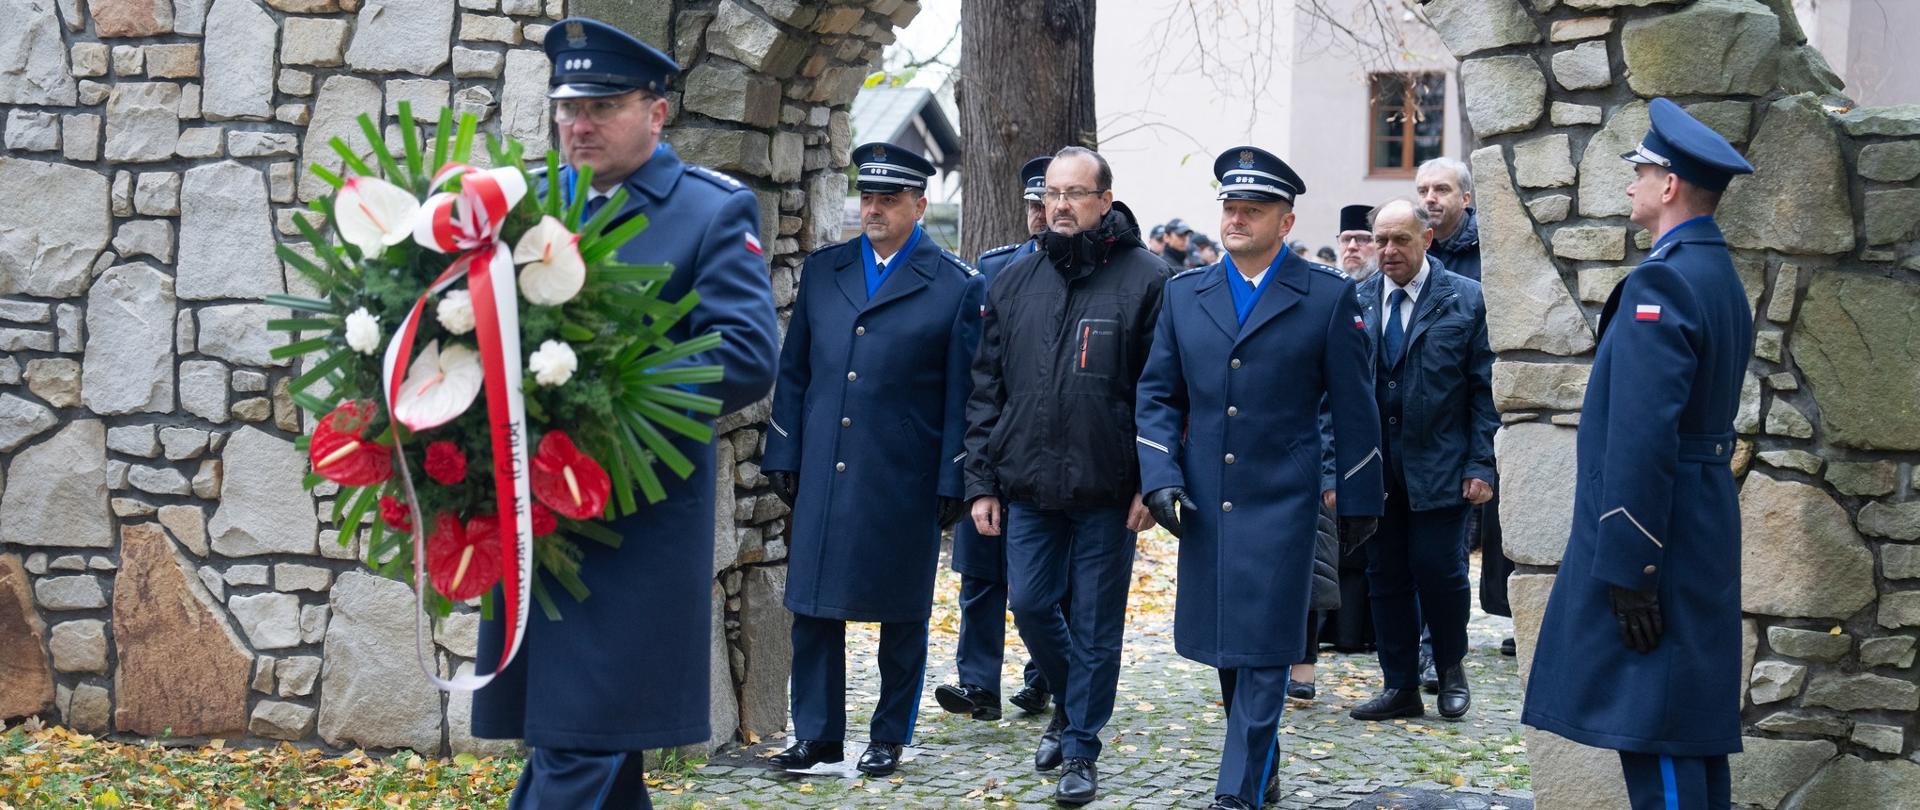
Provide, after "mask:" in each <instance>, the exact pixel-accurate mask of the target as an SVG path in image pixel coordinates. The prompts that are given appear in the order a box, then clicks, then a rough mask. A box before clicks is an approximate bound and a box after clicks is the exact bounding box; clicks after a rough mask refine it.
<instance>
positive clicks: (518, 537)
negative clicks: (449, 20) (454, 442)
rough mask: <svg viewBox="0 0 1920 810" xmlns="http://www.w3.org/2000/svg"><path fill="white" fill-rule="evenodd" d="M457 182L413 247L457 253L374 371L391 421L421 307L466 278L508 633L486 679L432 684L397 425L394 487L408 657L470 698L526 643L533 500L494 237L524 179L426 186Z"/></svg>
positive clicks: (505, 265) (417, 542) (472, 176)
mask: <svg viewBox="0 0 1920 810" xmlns="http://www.w3.org/2000/svg"><path fill="white" fill-rule="evenodd" d="M456 177H459V178H462V179H461V184H460V185H461V188H460V191H458V192H441V193H438V194H434V195H433V196H431V197H429V198H427V201H426V204H425V205H424V206H423V210H422V211H421V214H420V217H419V219H418V220H416V225H415V228H414V241H416V242H419V243H420V245H421V246H423V247H426V248H428V249H430V250H434V251H437V252H440V253H453V252H456V251H458V252H460V253H461V255H460V257H459V258H458V259H456V260H455V261H454V263H453V264H452V265H451V266H449V267H448V268H447V270H446V272H444V273H441V274H440V277H439V278H437V279H434V282H433V284H432V285H431V286H429V287H428V288H427V292H426V293H425V294H423V295H421V296H420V298H419V300H417V301H414V303H413V308H412V309H410V310H408V312H407V317H406V319H405V320H404V321H402V322H401V324H400V327H399V329H398V330H396V332H395V333H394V337H393V340H392V341H391V342H389V343H388V344H387V353H386V359H385V362H384V363H383V364H382V368H383V369H384V375H383V376H384V382H385V387H386V396H387V411H388V413H389V414H391V413H393V407H394V403H395V402H396V401H397V400H399V398H400V390H401V383H402V382H403V381H404V380H405V379H406V377H407V366H408V364H409V363H410V362H411V360H412V358H413V344H414V338H415V337H416V336H417V335H418V334H419V330H420V318H421V315H422V313H424V312H425V311H426V304H427V299H429V298H431V297H433V296H435V295H439V294H441V293H442V292H444V291H446V290H447V289H448V288H450V287H452V286H453V285H454V284H455V283H456V282H458V281H460V280H461V279H462V278H465V279H466V281H467V290H468V292H469V293H470V294H471V295H472V296H473V314H474V334H475V337H476V338H478V339H479V343H480V364H481V368H482V370H483V371H484V380H485V382H484V390H485V391H486V396H487V424H488V428H489V430H488V432H489V433H490V434H491V437H492V443H493V460H494V463H493V481H494V496H495V499H496V504H497V509H498V512H499V522H500V581H501V586H502V591H503V596H504V597H505V598H504V600H503V601H504V602H505V604H503V605H501V608H502V609H503V611H504V613H505V618H506V620H507V622H508V628H509V629H508V633H507V638H506V643H505V644H504V645H502V647H501V649H500V661H499V663H498V665H496V666H495V667H494V670H493V672H489V673H485V674H469V675H461V676H456V677H454V678H452V679H447V678H442V677H440V675H439V668H438V667H437V666H435V662H434V660H433V640H432V635H433V634H432V630H431V627H430V626H429V622H428V620H427V612H426V598H427V597H426V588H427V587H428V586H427V585H426V559H427V552H426V539H425V538H426V528H427V527H428V526H430V525H431V524H430V523H429V522H428V521H427V520H425V519H424V517H423V516H422V515H421V514H420V502H419V499H418V498H417V497H416V496H415V493H414V489H413V477H412V474H411V472H410V471H409V470H408V469H407V462H406V454H405V453H402V452H399V447H400V438H399V426H398V423H397V422H396V423H395V425H394V428H393V430H394V447H395V450H396V452H395V453H394V456H395V458H396V459H398V461H399V465H400V475H399V479H400V485H401V488H402V490H403V491H404V492H405V494H406V496H407V498H406V500H407V510H408V511H409V512H410V513H411V514H412V516H413V527H414V529H413V582H414V593H415V596H414V600H415V606H416V610H415V612H414V651H415V653H416V655H417V657H418V658H419V663H420V669H421V671H423V672H425V673H426V675H427V679H428V680H430V681H432V682H433V684H434V685H435V686H437V687H439V688H440V689H443V690H447V691H466V692H471V691H474V690H477V689H479V688H481V687H483V686H486V685H487V684H488V683H489V682H491V681H492V680H493V679H494V676H496V675H497V674H499V673H500V672H501V671H502V670H505V669H506V668H507V665H508V664H510V663H512V661H513V659H514V657H515V656H516V655H518V654H519V652H520V645H521V643H522V641H524V640H525V637H526V631H527V620H528V616H529V615H530V614H529V610H528V608H529V601H530V598H531V594H532V588H533V512H532V509H533V501H532V487H531V483H530V479H529V476H528V474H529V469H530V467H529V463H528V452H527V427H526V405H525V399H524V397H523V396H522V393H521V389H520V385H521V379H522V374H523V371H522V369H521V364H520V310H519V300H518V298H517V297H516V292H515V287H514V277H513V257H512V252H511V251H510V250H509V249H508V248H507V246H506V244H505V243H504V242H502V241H501V234H500V226H501V225H502V224H503V223H505V222H506V219H507V214H508V213H509V212H511V211H512V210H513V206H514V205H515V204H517V203H518V202H519V201H520V198H521V197H523V196H525V194H526V190H527V187H526V178H525V176H524V175H522V174H521V173H520V170H518V169H513V168H508V169H495V170H492V171H480V170H477V169H474V168H472V167H470V166H462V165H454V164H449V165H448V166H446V167H445V168H442V169H441V170H440V172H439V173H438V174H436V175H434V187H435V188H440V187H442V186H444V185H445V184H446V183H447V182H448V181H450V180H452V179H453V178H456Z"/></svg>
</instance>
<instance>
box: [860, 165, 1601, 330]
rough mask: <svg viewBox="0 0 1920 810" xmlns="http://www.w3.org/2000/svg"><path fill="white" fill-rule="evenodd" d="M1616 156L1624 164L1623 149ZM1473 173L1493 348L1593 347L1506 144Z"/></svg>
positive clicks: (1583, 319) (1585, 323)
mask: <svg viewBox="0 0 1920 810" xmlns="http://www.w3.org/2000/svg"><path fill="white" fill-rule="evenodd" d="M1636 137H1637V136H1636ZM1613 159H1614V161H1615V162H1623V161H1620V160H1619V155H1618V153H1616V154H1615V155H1614V158H1613ZM1473 173H1474V177H1475V178H1476V179H1477V183H1476V186H1477V191H1478V193H1477V198H1476V201H1477V202H1478V203H1479V206H1480V208H1479V213H1480V228H1481V235H1480V247H1481V260H1482V263H1483V265H1482V268H1481V274H1482V278H1483V279H1484V280H1485V289H1486V292H1487V298H1488V300H1487V311H1488V313H1489V317H1488V319H1487V332H1488V339H1489V342H1490V343H1491V345H1492V347H1493V350H1494V351H1496V352H1503V351H1511V350H1515V349H1534V350H1538V351H1543V352H1547V353H1549V354H1558V355H1578V354H1583V353H1585V352H1586V351H1587V350H1588V349H1591V348H1592V347H1593V329H1592V327H1591V326H1590V325H1589V324H1588V322H1587V319H1586V315H1585V313H1583V312H1582V311H1581V309H1580V305H1579V304H1577V303H1575V302H1574V300H1573V296H1572V295H1571V294H1569V293H1568V292H1567V286H1566V284H1565V282H1563V281H1562V280H1561V279H1560V274H1559V273H1558V271H1556V270H1555V268H1554V265H1553V261H1552V260H1551V259H1550V258H1549V257H1548V256H1547V252H1546V250H1545V248H1544V247H1543V246H1542V245H1541V243H1540V238H1539V237H1538V236H1537V235H1535V233H1534V231H1533V226H1532V222H1531V220H1529V219H1528V217H1527V213H1526V211H1525V209H1524V208H1523V207H1522V206H1521V205H1520V198H1519V195H1518V194H1517V193H1516V192H1515V191H1514V188H1513V183H1512V180H1511V176H1510V175H1509V174H1508V171H1507V164H1506V160H1505V159H1504V157H1503V156H1502V154H1501V150H1500V148H1499V147H1498V146H1490V147H1484V148H1481V149H1479V150H1476V151H1475V152H1474V154H1473ZM1622 186H1623V187H1624V183H1623V184H1622ZM1583 188H1584V184H1583ZM1584 207H1585V206H1584V203H1583V204H1582V208H1583V209H1584ZM1583 213H1585V212H1584V210H1583ZM835 225H836V226H837V215H836V221H835Z"/></svg>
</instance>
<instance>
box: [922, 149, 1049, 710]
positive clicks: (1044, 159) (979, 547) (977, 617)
mask: <svg viewBox="0 0 1920 810" xmlns="http://www.w3.org/2000/svg"><path fill="white" fill-rule="evenodd" d="M1052 162H1053V156H1052V155H1041V156H1040V157H1037V158H1034V159H1032V160H1029V161H1027V162H1026V165H1024V166H1022V167H1020V186H1021V191H1020V193H1021V196H1022V197H1024V198H1026V201H1027V235H1028V237H1029V238H1028V239H1027V241H1025V242H1020V243H1018V244H1012V245H1006V246H1003V247H997V248H994V249H992V250H989V251H987V252H985V253H982V254H980V258H979V260H977V261H975V262H974V263H973V266H974V267H975V268H976V269H978V270H979V271H980V277H981V278H982V279H985V280H986V282H987V284H989V285H991V284H992V283H993V277H994V276H995V275H997V274H999V272H1000V270H1001V269H1002V268H1005V267H1006V266H1007V265H1009V264H1012V263H1013V260H1015V259H1018V258H1020V257H1021V256H1025V255H1027V254H1029V253H1034V252H1037V251H1039V249H1040V238H1039V237H1040V234H1041V233H1043V232H1045V231H1046V229H1047V207H1046V205H1044V204H1042V203H1041V202H1040V195H1042V194H1045V193H1046V191H1047V164H1049V163H1052ZM953 570H954V571H956V572H958V573H959V574H960V643H959V646H958V647H957V648H956V649H955V650H954V653H953V663H954V668H955V669H957V670H959V675H960V684H959V685H958V686H951V685H945V684H943V685H941V686H939V687H937V688H935V689H934V690H933V698H934V700H936V701H939V703H940V708H943V709H946V710H947V711H950V712H953V713H954V714H964V715H969V716H971V717H972V718H973V719H975V720H998V719H1000V663H1001V661H1002V660H1004V658H1005V650H1006V646H1007V544H1006V540H1005V539H1004V538H1002V537H997V536H996V537H986V536H983V535H981V534H980V532H979V530H977V529H975V528H974V527H973V521H971V520H962V521H960V522H959V523H957V524H955V525H954V527H953ZM1062 606H1063V607H1064V604H1063V605H1062ZM1021 681H1022V683H1021V686H1020V691H1019V692H1017V693H1015V694H1014V696H1013V697H1012V698H1009V699H1008V700H1009V702H1011V703H1012V704H1013V705H1015V706H1018V707H1020V710H1021V711H1024V712H1026V713H1028V714H1038V713H1040V712H1043V711H1046V710H1047V704H1049V703H1051V702H1053V698H1052V693H1053V690H1050V689H1048V688H1047V679H1046V678H1045V677H1044V676H1043V675H1041V673H1040V666H1039V665H1038V664H1035V663H1034V662H1033V659H1032V658H1031V657H1029V658H1028V659H1027V665H1026V668H1025V669H1023V670H1022V671H1021Z"/></svg>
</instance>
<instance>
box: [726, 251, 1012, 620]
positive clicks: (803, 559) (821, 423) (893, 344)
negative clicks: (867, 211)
mask: <svg viewBox="0 0 1920 810" xmlns="http://www.w3.org/2000/svg"><path fill="white" fill-rule="evenodd" d="M861 254H862V248H861V241H860V240H858V239H855V240H853V241H851V242H847V243H843V244H839V245H833V246H829V247H826V248H822V249H820V250H817V251H814V253H813V255H812V256H809V257H807V264H806V268H805V269H804V270H803V271H802V272H801V274H800V289H799V295H798V297H797V298H795V299H794V305H793V319H792V320H791V321H790V322H789V323H788V324H787V340H786V346H785V348H783V349H782V350H781V355H780V382H779V385H778V386H777V387H776V389H775V391H774V396H773V420H772V424H771V425H769V429H768V432H767V453H766V457H765V458H764V459H762V460H761V462H760V468H761V469H762V470H769V471H793V472H797V473H798V482H799V492H798V493H797V495H796V496H795V499H794V503H793V520H792V527H793V535H792V540H791V541H790V546H789V548H788V552H787V596H786V604H787V609H789V610H792V611H793V612H795V613H799V614H803V615H807V616H817V617H821V618H828V619H843V620H847V621H860V622H906V621H920V620H924V619H926V618H927V617H928V616H929V615H930V614H931V613H932V610H933V575H934V571H935V569H936V568H937V567H938V565H939V559H940V523H939V509H938V503H937V497H948V498H956V499H957V498H959V497H960V495H961V492H962V489H963V486H962V484H963V482H962V480H961V464H962V462H963V461H964V460H965V459H964V456H965V452H964V451H963V448H962V443H961V439H962V438H963V437H964V436H965V434H966V414H965V408H966V401H967V394H968V393H970V392H971V391H972V388H973V378H972V377H971V376H969V368H970V366H971V363H972V361H973V348H974V345H975V344H976V343H978V342H979V339H980V338H979V335H980V305H981V301H982V299H983V296H984V294H985V289H986V282H985V281H984V280H983V279H981V278H980V276H979V275H978V274H977V273H975V272H974V271H973V269H972V268H970V267H968V266H967V265H966V263H965V262H962V261H960V260H959V259H957V258H955V257H954V256H953V255H952V254H949V253H947V252H946V251H943V250H941V249H940V247H939V246H938V245H936V244H934V242H933V240H932V239H931V238H926V237H925V236H923V237H922V238H921V239H920V240H919V242H918V244H917V245H916V246H915V248H914V250H913V253H912V255H911V256H908V257H907V264H906V266H904V267H900V266H896V267H895V268H893V269H892V270H891V271H889V272H888V274H887V277H886V279H885V280H884V281H882V282H881V283H880V287H879V289H878V290H876V291H875V293H874V295H873V297H872V299H871V300H869V299H868V297H867V288H866V275H865V262H864V261H863V259H862V255H861ZM896 261H898V260H896Z"/></svg>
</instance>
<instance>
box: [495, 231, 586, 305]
mask: <svg viewBox="0 0 1920 810" xmlns="http://www.w3.org/2000/svg"><path fill="white" fill-rule="evenodd" d="M579 242H580V237H579V235H577V234H575V233H573V232H571V231H568V230H567V226H565V225H563V224H561V223H560V220H558V219H555V218H553V217H541V218H540V224H538V225H535V226H533V227H531V228H528V229H527V232H526V233H524V234H521V235H520V243H519V244H517V245H514V246H513V263H514V264H525V265H526V267H524V268H522V269H521V270H520V292H521V294H523V295H525V296H526V297H527V300H528V301H532V302H533V303H535V304H539V305H541V306H548V307H556V306H559V305H561V304H564V303H566V302H568V301H570V300H572V299H573V297H574V296H575V295H578V294H579V293H580V286H581V285H583V284H585V283H586V282H587V264H586V262H585V261H583V260H581V258H580V246H579Z"/></svg>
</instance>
